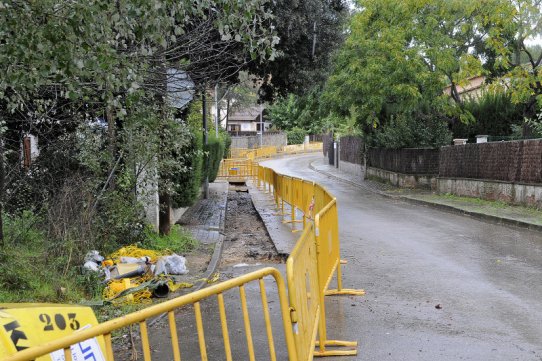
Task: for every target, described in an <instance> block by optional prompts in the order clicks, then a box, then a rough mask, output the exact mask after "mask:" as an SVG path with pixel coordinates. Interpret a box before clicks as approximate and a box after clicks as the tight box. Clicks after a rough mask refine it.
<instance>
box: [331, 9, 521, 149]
mask: <svg viewBox="0 0 542 361" xmlns="http://www.w3.org/2000/svg"><path fill="white" fill-rule="evenodd" d="M358 4H359V6H360V8H362V9H363V11H360V12H358V13H357V14H355V15H354V16H353V17H352V20H351V26H350V32H349V35H348V38H347V39H346V41H345V44H344V46H343V47H342V48H341V50H340V51H339V53H338V54H337V56H336V59H335V69H334V71H333V72H332V74H331V76H330V77H329V78H328V81H327V83H326V86H325V88H324V91H323V94H322V96H321V99H320V102H321V106H320V109H322V110H324V111H323V112H322V117H323V119H324V123H328V124H329V123H331V124H330V125H334V126H335V129H337V128H340V125H338V124H333V123H335V122H336V121H337V120H341V122H343V123H344V122H348V123H350V124H355V123H357V124H358V126H359V127H360V129H361V130H362V131H363V133H364V134H365V137H367V138H374V135H375V133H379V132H381V131H383V132H384V134H382V135H381V136H380V137H378V138H379V139H380V140H379V142H383V141H384V140H385V139H388V140H390V141H391V142H392V143H393V144H390V146H394V147H395V146H396V145H397V144H406V143H409V144H410V143H411V141H406V140H405V139H401V140H400V141H393V140H392V139H396V138H397V137H399V138H403V137H401V134H400V133H399V132H396V131H394V130H392V129H391V125H390V124H391V123H393V124H396V125H397V126H400V127H403V128H404V131H405V132H407V130H408V129H410V130H414V129H420V131H422V132H423V131H424V130H425V129H432V128H434V127H433V121H429V120H428V119H427V117H425V116H423V117H419V116H418V115H416V114H418V113H419V109H420V108H427V107H429V108H430V109H431V113H434V114H435V122H436V123H435V124H438V126H436V129H439V130H442V129H443V127H444V126H443V125H441V124H440V122H444V121H449V122H453V121H454V120H456V119H457V120H461V121H465V122H467V121H470V120H471V119H472V115H471V114H470V113H469V112H466V111H465V110H464V109H463V108H462V106H461V105H460V104H459V103H460V102H461V99H459V98H455V99H454V100H455V102H451V101H450V97H449V96H447V95H444V94H443V89H444V87H445V86H446V85H447V84H452V85H453V88H454V89H455V88H456V87H457V86H461V85H465V84H466V81H467V79H468V78H469V77H471V76H473V75H479V74H481V73H482V72H483V71H484V70H483V67H482V60H483V59H486V58H487V53H488V52H489V51H490V50H491V51H492V52H493V53H492V54H493V55H495V53H498V54H500V52H501V51H503V49H504V48H505V47H504V46H503V44H502V42H503V41H504V40H503V39H502V38H500V37H499V36H500V35H502V34H504V33H506V34H509V33H510V31H511V30H510V21H509V20H510V19H511V17H512V13H513V11H512V9H511V8H510V6H509V5H507V4H506V3H504V2H501V1H498V0H495V1H486V2H479V1H462V0H427V1H419V0H399V1H397V0H360V1H358ZM482 45H483V46H482ZM472 47H476V49H477V52H472V51H470V49H472ZM454 95H455V94H454ZM452 98H453V97H452ZM422 113H426V114H427V112H425V111H424V112H422ZM436 119H438V122H437V120H436ZM408 122H412V124H407V123H408ZM387 123H390V124H387ZM349 128H350V127H349ZM394 133H395V135H392V134H394ZM407 133H408V132H407ZM439 134H440V133H439ZM412 136H413V134H412ZM412 136H411V137H409V138H410V139H411V140H414V139H415V138H413V137H412ZM422 138H423V139H425V140H422V139H419V141H420V142H422V143H427V142H429V143H431V142H433V141H432V140H431V139H427V136H423V137H422ZM429 138H431V137H429ZM435 139H442V141H443V140H444V138H441V137H440V135H435ZM437 143H438V142H437Z"/></svg>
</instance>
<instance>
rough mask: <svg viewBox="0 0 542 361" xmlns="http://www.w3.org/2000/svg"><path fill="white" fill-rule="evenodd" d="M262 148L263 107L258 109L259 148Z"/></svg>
mask: <svg viewBox="0 0 542 361" xmlns="http://www.w3.org/2000/svg"><path fill="white" fill-rule="evenodd" d="M262 147H263V107H261V108H260V148H262Z"/></svg>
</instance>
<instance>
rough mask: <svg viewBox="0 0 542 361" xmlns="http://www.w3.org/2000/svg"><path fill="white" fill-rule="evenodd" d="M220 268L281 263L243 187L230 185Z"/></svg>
mask: <svg viewBox="0 0 542 361" xmlns="http://www.w3.org/2000/svg"><path fill="white" fill-rule="evenodd" d="M224 235H225V240H224V250H223V252H222V258H221V264H220V268H224V267H227V266H231V265H236V264H240V263H247V264H253V263H265V262H269V263H282V262H284V259H283V257H281V256H279V254H278V253H277V250H276V249H275V246H274V244H273V242H272V241H271V238H270V237H269V234H268V233H267V229H266V228H265V225H264V223H263V221H262V220H261V218H260V215H259V214H258V212H257V211H256V209H255V208H254V205H253V204H252V198H251V197H250V194H249V193H248V189H247V187H246V186H239V185H231V186H230V190H229V193H228V207H227V209H226V226H225V230H224Z"/></svg>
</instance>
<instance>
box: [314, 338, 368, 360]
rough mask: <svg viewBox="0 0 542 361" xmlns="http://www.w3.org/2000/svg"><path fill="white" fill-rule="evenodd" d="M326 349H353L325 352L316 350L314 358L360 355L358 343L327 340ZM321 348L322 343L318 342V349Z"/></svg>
mask: <svg viewBox="0 0 542 361" xmlns="http://www.w3.org/2000/svg"><path fill="white" fill-rule="evenodd" d="M324 345H325V346H326V347H327V346H331V347H352V348H354V349H351V350H337V349H333V350H326V349H325V347H324V350H321V349H316V350H314V356H316V357H325V356H355V355H357V354H358V350H357V349H356V348H357V347H358V343H357V342H356V341H338V340H327V341H326V342H325V344H324ZM319 346H320V342H318V341H316V347H319Z"/></svg>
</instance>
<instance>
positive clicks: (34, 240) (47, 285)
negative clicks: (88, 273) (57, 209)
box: [0, 211, 84, 303]
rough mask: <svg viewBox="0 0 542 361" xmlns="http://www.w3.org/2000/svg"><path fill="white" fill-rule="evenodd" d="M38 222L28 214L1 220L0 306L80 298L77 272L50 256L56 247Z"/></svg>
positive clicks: (63, 258) (38, 220) (77, 270)
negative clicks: (2, 235)
mask: <svg viewBox="0 0 542 361" xmlns="http://www.w3.org/2000/svg"><path fill="white" fill-rule="evenodd" d="M42 222H43V219H42V217H38V216H36V215H34V214H33V213H31V212H28V211H25V212H23V213H21V214H20V215H19V216H11V217H4V227H5V230H6V232H5V240H4V242H5V245H4V247H2V248H0V264H1V265H2V272H0V303H2V302H70V301H71V302H74V301H78V300H79V299H80V298H81V297H83V296H84V288H83V287H82V286H81V284H79V280H78V279H77V275H78V273H79V269H78V268H75V269H72V268H67V267H66V263H68V259H67V257H60V258H57V257H56V256H54V254H55V252H54V251H55V250H54V248H55V246H56V245H55V244H54V243H52V242H51V241H50V240H49V239H48V238H47V236H46V234H45V233H44V232H43V231H42V230H41V229H40V226H41V225H42Z"/></svg>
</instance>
